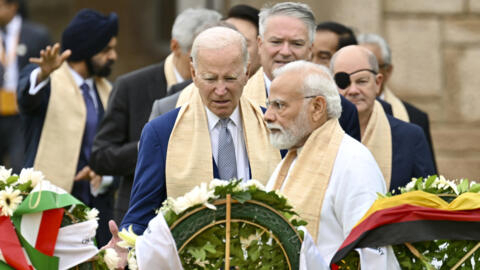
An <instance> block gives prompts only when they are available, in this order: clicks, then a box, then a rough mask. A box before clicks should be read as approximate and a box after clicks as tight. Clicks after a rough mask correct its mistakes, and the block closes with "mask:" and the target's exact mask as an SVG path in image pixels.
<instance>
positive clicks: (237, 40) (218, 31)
mask: <svg viewBox="0 0 480 270" xmlns="http://www.w3.org/2000/svg"><path fill="white" fill-rule="evenodd" d="M232 44H240V46H241V49H242V60H243V68H244V72H246V71H247V66H248V49H247V41H246V40H245V38H244V37H243V35H242V34H240V32H238V31H236V30H234V29H232V28H228V27H225V26H215V27H212V28H208V29H207V30H205V31H203V32H201V33H200V34H199V35H198V36H197V37H196V38H195V40H194V41H193V45H192V51H191V57H192V62H193V67H194V68H195V69H196V68H197V61H198V59H197V57H198V51H199V50H200V49H201V48H206V49H221V48H225V47H227V46H229V45H232Z"/></svg>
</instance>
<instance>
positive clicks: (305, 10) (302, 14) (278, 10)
mask: <svg viewBox="0 0 480 270" xmlns="http://www.w3.org/2000/svg"><path fill="white" fill-rule="evenodd" d="M277 15H282V16H289V17H294V18H297V19H299V20H300V21H302V22H303V23H304V24H305V26H306V27H307V29H308V40H309V42H310V44H313V40H314V38H315V28H316V27H317V26H316V24H315V15H314V14H313V11H312V9H311V8H310V7H309V6H308V5H306V4H303V3H293V2H283V3H278V4H276V5H274V6H273V7H271V8H262V10H261V11H260V13H259V14H258V17H259V24H258V28H259V29H258V30H259V31H258V32H259V35H260V37H262V38H263V36H264V34H265V29H266V24H267V19H268V18H270V17H273V16H277Z"/></svg>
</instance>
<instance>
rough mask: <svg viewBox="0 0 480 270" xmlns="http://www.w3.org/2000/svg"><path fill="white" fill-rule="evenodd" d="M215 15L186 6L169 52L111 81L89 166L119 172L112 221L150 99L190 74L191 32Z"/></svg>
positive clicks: (125, 191) (121, 210) (119, 210)
mask: <svg viewBox="0 0 480 270" xmlns="http://www.w3.org/2000/svg"><path fill="white" fill-rule="evenodd" d="M220 18H221V15H220V14H219V13H218V12H216V11H212V10H207V9H187V10H185V11H184V12H182V13H181V14H180V15H178V16H177V18H176V19H175V23H174V25H173V28H172V39H171V42H170V49H171V51H172V53H171V54H170V55H169V56H168V57H167V58H166V59H165V61H162V62H161V63H159V64H154V65H151V66H148V67H145V68H142V69H139V70H135V71H133V72H131V73H128V74H126V75H123V76H121V77H119V78H118V79H117V81H116V82H115V85H114V88H113V90H112V94H111V97H110V101H109V107H108V109H107V111H106V113H105V118H104V120H103V121H102V123H101V124H100V128H99V131H98V135H97V137H96V138H95V142H94V145H93V149H92V156H91V159H90V166H91V167H92V168H93V169H94V170H95V171H96V172H98V173H100V174H108V175H116V176H122V181H121V184H120V190H119V194H118V196H117V198H116V202H115V219H116V220H117V222H119V221H120V220H121V219H122V217H123V215H124V214H125V211H126V210H127V208H128V202H129V198H130V191H131V187H132V183H133V174H134V172H135V164H136V162H137V147H138V141H139V139H140V133H141V131H142V128H143V126H144V125H145V123H146V122H147V120H148V117H149V115H150V112H151V109H152V104H153V101H154V100H156V99H159V98H162V97H164V96H165V95H166V94H167V89H168V88H169V87H170V86H171V85H173V84H175V83H178V82H181V81H183V80H188V79H190V56H189V54H190V53H189V52H190V48H191V46H192V42H193V38H194V35H195V32H196V31H198V29H201V28H202V27H203V26H204V25H206V24H209V23H215V22H218V21H219V20H220Z"/></svg>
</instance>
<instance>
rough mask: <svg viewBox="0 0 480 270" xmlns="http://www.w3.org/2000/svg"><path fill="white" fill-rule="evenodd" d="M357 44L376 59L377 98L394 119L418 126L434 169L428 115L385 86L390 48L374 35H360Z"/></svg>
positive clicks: (389, 67)
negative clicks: (380, 79) (379, 80)
mask: <svg viewBox="0 0 480 270" xmlns="http://www.w3.org/2000/svg"><path fill="white" fill-rule="evenodd" d="M358 42H359V43H360V45H361V46H364V47H365V48H367V49H369V50H370V51H372V52H373V54H374V55H375V57H377V61H378V66H379V72H380V73H381V74H382V75H383V83H382V87H381V88H380V93H379V95H378V97H379V98H380V99H382V100H384V101H386V102H388V103H389V104H390V105H391V106H392V113H393V116H394V117H395V118H398V119H400V120H403V121H405V122H410V123H413V124H416V125H418V126H420V127H421V128H422V129H423V132H424V133H425V136H426V138H427V141H428V145H429V146H430V152H431V155H432V160H433V165H434V166H435V173H436V171H437V169H436V162H435V154H434V149H433V142H432V136H431V135H430V121H429V120H428V114H427V113H425V112H424V111H422V110H420V109H418V108H417V107H415V106H413V105H412V104H410V103H408V102H406V101H403V100H400V99H399V98H398V97H397V96H396V95H395V94H394V93H393V91H392V90H391V89H390V88H389V87H388V86H387V83H388V80H389V79H390V77H391V76H392V72H393V64H392V53H391V50H390V46H388V43H387V42H386V41H385V39H383V38H382V37H381V36H379V35H376V34H361V35H359V36H358Z"/></svg>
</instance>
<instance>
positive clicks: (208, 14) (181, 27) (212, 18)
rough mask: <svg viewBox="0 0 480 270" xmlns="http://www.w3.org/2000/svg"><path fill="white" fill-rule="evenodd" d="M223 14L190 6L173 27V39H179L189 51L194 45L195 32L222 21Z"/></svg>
mask: <svg viewBox="0 0 480 270" xmlns="http://www.w3.org/2000/svg"><path fill="white" fill-rule="evenodd" d="M221 18H222V15H220V13H218V12H217V11H215V10H210V9H205V8H198V9H193V8H189V9H186V10H185V11H183V12H182V13H180V14H179V15H178V16H177V18H175V22H174V23H173V27H172V39H175V40H177V41H178V44H180V48H182V51H184V52H186V53H188V51H189V50H190V48H191V47H192V43H193V39H194V38H195V34H198V31H199V29H202V27H203V26H204V25H206V24H213V23H217V22H219V21H220V19H221Z"/></svg>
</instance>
